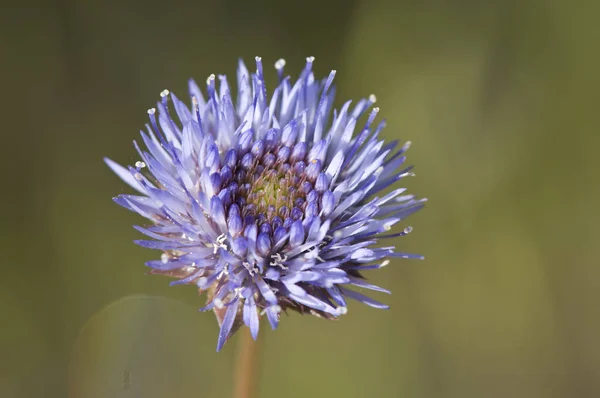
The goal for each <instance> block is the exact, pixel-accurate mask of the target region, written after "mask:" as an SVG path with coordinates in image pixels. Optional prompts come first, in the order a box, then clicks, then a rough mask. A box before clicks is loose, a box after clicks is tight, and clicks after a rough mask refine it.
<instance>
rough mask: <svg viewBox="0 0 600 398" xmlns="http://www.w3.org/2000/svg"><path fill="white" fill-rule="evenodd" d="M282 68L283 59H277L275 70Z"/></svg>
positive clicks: (283, 64)
mask: <svg viewBox="0 0 600 398" xmlns="http://www.w3.org/2000/svg"><path fill="white" fill-rule="evenodd" d="M284 66H285V59H283V58H279V59H278V60H277V61H275V69H283V67H284Z"/></svg>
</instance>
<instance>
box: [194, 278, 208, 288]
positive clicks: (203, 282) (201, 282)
mask: <svg viewBox="0 0 600 398" xmlns="http://www.w3.org/2000/svg"><path fill="white" fill-rule="evenodd" d="M206 282H208V278H207V277H205V276H201V277H200V278H198V282H196V285H197V286H198V287H201V288H203V287H205V286H206Z"/></svg>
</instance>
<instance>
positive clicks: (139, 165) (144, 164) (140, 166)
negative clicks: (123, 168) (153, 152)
mask: <svg viewBox="0 0 600 398" xmlns="http://www.w3.org/2000/svg"><path fill="white" fill-rule="evenodd" d="M135 167H137V168H138V169H143V168H144V167H146V163H144V162H142V161H140V160H138V161H137V162H135Z"/></svg>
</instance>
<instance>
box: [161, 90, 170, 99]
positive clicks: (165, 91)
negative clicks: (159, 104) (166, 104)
mask: <svg viewBox="0 0 600 398" xmlns="http://www.w3.org/2000/svg"><path fill="white" fill-rule="evenodd" d="M167 95H169V90H166V89H165V90H163V91H161V92H160V96H161V97H163V98H164V97H166V96H167Z"/></svg>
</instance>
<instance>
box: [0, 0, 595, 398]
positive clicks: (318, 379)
mask: <svg viewBox="0 0 600 398" xmlns="http://www.w3.org/2000/svg"><path fill="white" fill-rule="evenodd" d="M0 7H1V10H2V12H0V48H1V49H2V50H1V52H2V55H1V59H2V61H1V62H0V76H1V77H0V78H1V79H2V89H3V93H2V95H1V96H0V114H1V116H2V124H1V125H0V131H1V134H2V148H3V151H2V152H3V153H2V156H0V170H1V171H0V173H1V175H2V188H1V190H2V191H1V192H2V194H1V195H0V201H1V204H2V207H1V209H2V210H1V214H2V215H1V227H0V233H1V236H0V253H1V255H0V257H1V259H2V260H1V263H0V264H1V267H2V268H1V270H2V277H1V279H0V287H1V290H0V316H1V322H2V324H1V328H0V397H3V398H4V397H51V398H53V397H58V398H60V397H66V396H69V397H77V398H79V397H85V398H87V397H99V398H113V397H114V398H118V397H136V398H153V397H159V398H162V397H228V396H230V393H231V391H232V387H231V376H232V371H231V370H232V365H233V359H234V357H235V355H236V352H237V350H238V348H237V342H238V338H235V339H234V340H233V341H231V342H229V343H228V344H227V345H226V346H225V349H224V350H223V351H222V352H221V353H219V354H217V353H216V352H215V345H216V338H217V325H216V322H215V319H214V317H213V316H212V314H210V313H208V314H202V313H197V312H196V309H197V308H198V307H201V306H202V305H203V298H199V297H198V296H197V293H196V291H195V290H194V288H193V287H189V286H184V287H168V280H167V279H165V278H162V277H158V276H149V275H145V272H146V271H147V270H146V268H145V267H144V266H143V262H144V261H147V260H149V259H152V258H154V257H156V256H157V255H158V254H157V253H154V252H152V251H149V250H147V249H142V248H140V247H137V246H135V245H134V244H133V243H132V240H133V239H136V238H138V237H139V235H138V234H137V233H136V232H135V231H134V230H133V229H132V228H131V225H132V224H134V223H139V222H141V219H140V218H138V217H137V216H135V215H134V214H130V213H129V212H127V211H126V210H124V209H121V208H119V207H118V206H116V205H115V204H114V203H113V202H112V201H111V198H112V196H114V195H116V194H118V193H121V192H127V188H126V186H125V184H123V183H121V182H120V181H119V180H118V179H117V178H116V177H115V176H114V175H113V174H112V173H111V172H110V171H109V169H108V168H107V167H105V165H104V163H103V162H102V157H103V156H105V155H107V156H111V157H112V158H114V159H115V160H117V161H119V162H123V163H130V164H131V163H133V162H135V160H137V158H136V156H137V155H136V153H135V150H134V149H133V146H132V145H131V141H132V140H133V139H136V138H137V137H138V134H137V132H138V130H139V129H140V128H142V127H143V124H144V123H145V122H146V116H147V115H146V109H147V108H150V107H152V106H153V104H154V102H155V101H156V100H157V99H158V98H159V93H160V91H161V90H163V89H164V88H169V89H170V90H171V91H174V92H175V93H177V94H179V97H180V98H182V97H185V93H186V92H187V90H186V81H187V78H188V77H195V78H196V79H197V80H198V81H199V82H202V81H204V79H205V78H206V77H207V76H208V75H209V74H211V73H227V74H229V75H231V74H233V73H234V71H235V67H236V63H237V59H238V57H243V58H244V59H246V61H247V63H248V64H251V62H252V60H253V57H254V56H255V55H261V56H262V57H263V60H264V62H265V67H266V69H267V70H268V74H269V79H270V80H269V82H271V83H272V82H273V81H274V80H275V73H274V71H273V69H272V68H271V65H272V64H273V62H274V61H275V60H276V59H278V58H280V57H284V58H286V60H287V61H288V67H287V71H288V72H289V73H291V74H292V75H294V76H295V75H297V73H298V72H299V70H300V69H301V68H302V67H303V64H304V58H305V57H306V56H309V55H313V56H315V57H316V63H315V69H316V72H317V74H319V75H320V76H325V75H326V73H328V72H329V70H330V69H336V70H337V71H338V73H337V76H336V82H337V87H338V92H337V103H338V105H339V104H340V103H341V102H342V101H344V100H346V99H350V98H352V99H355V100H357V99H358V98H360V97H364V96H367V95H369V94H371V93H374V94H376V95H377V98H378V106H380V107H381V112H380V114H379V115H380V117H381V116H383V117H385V118H387V119H388V127H386V129H385V130H384V137H385V138H387V139H395V138H398V139H402V140H411V141H412V142H413V147H412V149H411V150H410V151H409V154H408V155H409V161H410V163H412V164H415V166H416V169H415V172H416V174H417V178H413V179H405V180H403V182H404V183H405V185H406V186H407V187H408V188H409V190H410V192H411V193H415V194H417V195H419V196H426V197H428V198H429V200H430V201H429V203H428V205H427V207H426V208H425V210H423V211H420V212H419V213H417V214H416V215H414V216H412V217H411V218H410V219H409V224H410V225H412V226H413V227H414V232H413V233H412V234H410V235H409V236H407V237H405V238H401V239H399V240H398V241H397V242H395V243H396V244H397V245H398V246H399V247H400V248H401V249H403V250H405V251H409V252H416V253H422V254H424V255H425V256H426V260H425V261H423V262H421V261H407V260H404V261H403V260H398V261H393V262H392V263H391V264H390V265H389V266H388V267H386V268H384V269H383V270H380V271H372V273H371V274H369V276H370V278H371V280H372V281H374V282H375V283H377V284H380V285H383V286H385V287H387V288H389V289H391V290H392V291H393V294H392V295H391V296H389V297H388V296H376V297H377V298H378V299H381V300H383V301H385V302H386V303H388V304H390V305H391V306H392V309H391V310H390V311H377V310H374V309H371V308H368V307H364V306H361V305H358V304H356V305H352V306H351V307H350V309H349V314H348V315H347V316H345V317H343V318H342V319H341V321H339V322H327V321H324V320H320V319H315V318H311V317H302V316H299V315H292V316H290V317H287V318H284V319H283V322H282V323H281V326H280V329H279V330H277V331H276V332H272V331H271V330H270V329H269V328H268V326H267V324H266V323H263V328H262V330H261V335H262V341H261V344H262V345H261V348H262V352H263V355H262V363H261V365H260V396H261V397H312V396H317V397H320V396H323V397H338V396H339V397H410V398H413V397H414V398H420V397H432V398H433V397H435V398H441V397H457V398H459V397H460V398H468V397H477V398H480V397H486V398H491V397H502V398H504V397H528V398H529V397H541V398H546V397H547V398H552V397H597V396H600V343H599V341H598V338H599V337H598V336H599V335H600V333H599V332H600V310H599V304H600V300H599V299H600V295H599V287H600V282H599V280H598V278H599V277H600V269H599V268H598V265H599V263H600V262H599V261H598V258H599V255H600V244H599V243H598V239H599V238H600V230H599V225H600V210H599V209H598V205H599V204H600V201H599V199H600V198H599V195H598V194H599V193H600V185H599V183H598V174H599V172H600V167H599V164H598V160H597V159H598V148H599V146H600V130H599V127H600V123H599V120H598V118H599V116H598V115H599V114H600V112H599V111H598V106H599V104H600V101H599V100H600V94H599V89H600V78H599V75H598V72H599V71H600V51H599V47H598V45H599V43H600V28H599V27H598V15H600V14H599V13H600V3H599V2H597V1H588V2H585V1H571V2H568V1H552V0H550V1H548V0H528V1H516V0H509V1H506V0H505V1H502V0H495V1H486V2H477V1H468V0H455V1H441V0H437V1H436V0H429V1H408V0H406V1H396V2H384V1H369V0H363V1H358V0H357V1H342V0H339V1H314V0H306V1H302V2H284V1H266V2H238V1H232V0H230V1H210V2H208V1H199V0H197V1H189V2H168V1H157V0H145V1H123V2H117V1H99V0H90V1H81V0H56V1H45V2H43V1H38V2H34V1H29V2H16V1H14V2H3V3H2V5H1V6H0ZM270 87H271V88H272V87H273V84H271V85H270ZM407 225H408V224H407ZM117 300H119V301H117ZM115 301H117V302H116V303H115ZM110 303H113V304H110ZM84 325H85V326H84ZM69 364H70V367H69ZM69 368H70V369H71V370H70V372H71V373H69ZM69 374H70V375H71V376H70V378H69ZM69 390H70V392H69Z"/></svg>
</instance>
